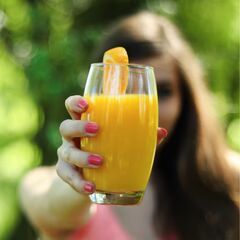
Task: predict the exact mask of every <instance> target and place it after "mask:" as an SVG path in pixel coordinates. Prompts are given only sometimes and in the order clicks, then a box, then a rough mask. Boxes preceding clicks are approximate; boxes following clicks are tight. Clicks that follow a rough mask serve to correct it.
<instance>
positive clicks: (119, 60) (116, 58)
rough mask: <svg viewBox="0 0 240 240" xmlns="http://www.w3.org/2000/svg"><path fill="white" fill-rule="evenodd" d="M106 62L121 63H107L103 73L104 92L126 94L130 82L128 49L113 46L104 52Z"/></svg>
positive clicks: (107, 93) (104, 61)
mask: <svg viewBox="0 0 240 240" xmlns="http://www.w3.org/2000/svg"><path fill="white" fill-rule="evenodd" d="M103 63H104V64H120V65H118V66H116V65H105V66H104V74H103V93H104V94H106V95H109V94H124V93H125V92H126V89H127V84H128V67H127V66H124V65H127V64H128V55H127V51H126V50H125V49H124V48H123V47H116V48H112V49H110V50H108V51H106V52H105V53H104V56H103Z"/></svg>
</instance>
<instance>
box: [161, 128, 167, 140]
mask: <svg viewBox="0 0 240 240" xmlns="http://www.w3.org/2000/svg"><path fill="white" fill-rule="evenodd" d="M161 132H162V137H164V138H165V137H166V136H167V135H168V131H167V129H165V128H161Z"/></svg>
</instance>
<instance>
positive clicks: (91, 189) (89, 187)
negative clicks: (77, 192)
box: [84, 183, 95, 193]
mask: <svg viewBox="0 0 240 240" xmlns="http://www.w3.org/2000/svg"><path fill="white" fill-rule="evenodd" d="M84 191H85V192H87V193H92V192H94V191H95V186H94V185H93V184H91V183H85V185H84Z"/></svg>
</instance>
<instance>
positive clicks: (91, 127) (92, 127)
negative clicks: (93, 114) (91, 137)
mask: <svg viewBox="0 0 240 240" xmlns="http://www.w3.org/2000/svg"><path fill="white" fill-rule="evenodd" d="M85 131H86V132H87V133H96V132H97V131H98V125H97V124H96V123H93V122H90V123H87V124H86V125H85Z"/></svg>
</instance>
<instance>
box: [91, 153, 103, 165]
mask: <svg viewBox="0 0 240 240" xmlns="http://www.w3.org/2000/svg"><path fill="white" fill-rule="evenodd" d="M102 161H103V159H102V157H101V156H98V155H93V154H92V155H89V156H88V164H91V165H95V166H100V165H101V164H102Z"/></svg>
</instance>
